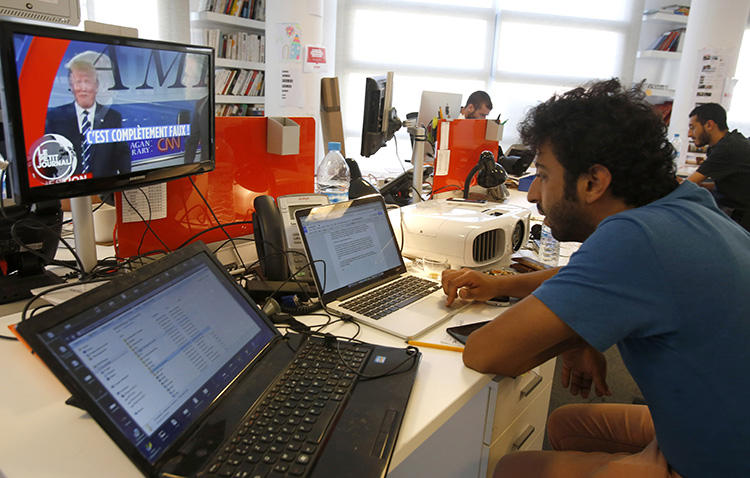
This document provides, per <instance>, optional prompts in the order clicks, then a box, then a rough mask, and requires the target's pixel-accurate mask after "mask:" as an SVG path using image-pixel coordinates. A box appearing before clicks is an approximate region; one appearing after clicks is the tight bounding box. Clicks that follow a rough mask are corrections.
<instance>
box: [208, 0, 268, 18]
mask: <svg viewBox="0 0 750 478" xmlns="http://www.w3.org/2000/svg"><path fill="white" fill-rule="evenodd" d="M265 3H266V2H265V0H200V3H199V4H198V11H201V12H214V13H221V14H223V15H229V16H233V17H240V18H249V19H252V20H258V21H261V22H264V21H265V20H266V5H265Z"/></svg>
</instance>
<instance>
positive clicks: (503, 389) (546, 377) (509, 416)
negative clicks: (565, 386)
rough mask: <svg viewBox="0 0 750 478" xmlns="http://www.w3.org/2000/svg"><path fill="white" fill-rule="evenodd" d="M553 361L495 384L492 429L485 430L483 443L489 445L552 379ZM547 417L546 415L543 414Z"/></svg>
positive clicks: (553, 371)
mask: <svg viewBox="0 0 750 478" xmlns="http://www.w3.org/2000/svg"><path fill="white" fill-rule="evenodd" d="M554 374H555V359H551V360H548V361H547V362H545V363H543V364H542V365H540V366H538V367H536V368H534V369H533V370H530V371H529V372H526V373H525V374H523V375H520V376H518V377H516V378H515V379H513V378H510V377H505V378H503V379H502V380H500V382H499V383H498V384H497V401H496V405H495V412H494V417H493V419H492V427H491V428H490V427H487V429H486V430H485V437H484V443H485V444H487V445H489V444H491V443H493V442H494V439H495V438H496V437H497V436H499V435H500V434H501V433H503V432H504V431H505V429H506V428H508V426H509V425H510V424H511V422H512V421H513V420H515V418H516V417H517V416H518V415H519V414H520V413H521V412H522V411H523V410H524V409H525V408H526V407H527V406H528V405H529V404H530V403H531V402H532V401H533V400H534V399H535V398H536V397H537V396H538V395H539V393H540V392H541V391H542V390H544V389H545V388H547V387H549V386H550V384H551V383H552V380H553V379H554ZM544 415H545V416H546V415H547V414H546V413H545V414H544Z"/></svg>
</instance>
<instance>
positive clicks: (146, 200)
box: [122, 183, 167, 223]
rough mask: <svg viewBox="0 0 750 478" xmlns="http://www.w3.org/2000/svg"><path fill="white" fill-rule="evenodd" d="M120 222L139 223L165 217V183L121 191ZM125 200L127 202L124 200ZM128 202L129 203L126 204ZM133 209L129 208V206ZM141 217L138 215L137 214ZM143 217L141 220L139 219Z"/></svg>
mask: <svg viewBox="0 0 750 478" xmlns="http://www.w3.org/2000/svg"><path fill="white" fill-rule="evenodd" d="M122 195H123V200H122V222H123V223H128V222H141V221H144V220H145V221H149V220H150V221H153V220H155V219H164V218H165V217H167V183H161V184H154V185H153V186H145V187H142V188H138V189H130V190H128V191H123V193H122ZM125 198H127V200H125ZM128 201H129V202H130V203H128ZM131 204H132V205H133V207H134V208H135V209H133V207H130V205H131ZM136 211H138V212H140V213H141V215H140V216H139V215H138V212H136ZM141 216H143V219H141Z"/></svg>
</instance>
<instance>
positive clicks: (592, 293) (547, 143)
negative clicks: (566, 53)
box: [443, 80, 750, 478]
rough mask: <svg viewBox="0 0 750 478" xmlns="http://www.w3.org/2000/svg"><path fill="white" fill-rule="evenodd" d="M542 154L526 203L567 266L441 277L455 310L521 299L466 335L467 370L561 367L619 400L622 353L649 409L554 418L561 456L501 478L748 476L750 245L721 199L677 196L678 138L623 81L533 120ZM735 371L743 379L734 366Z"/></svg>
mask: <svg viewBox="0 0 750 478" xmlns="http://www.w3.org/2000/svg"><path fill="white" fill-rule="evenodd" d="M519 129H520V133H521V138H522V140H523V142H524V143H525V144H527V145H529V146H530V147H531V148H533V149H534V150H535V151H536V166H537V177H536V179H535V180H534V182H533V183H532V185H531V188H530V189H529V193H528V199H529V201H531V202H534V203H536V204H537V207H538V208H539V210H540V212H541V213H542V214H545V215H546V217H545V223H546V224H548V225H549V226H550V228H551V229H552V233H553V235H554V236H555V237H556V238H557V239H558V240H561V241H580V242H583V244H582V245H581V247H580V249H579V250H578V251H577V252H576V253H575V254H573V256H571V258H570V261H569V262H568V264H567V265H566V266H564V267H561V268H558V269H551V270H545V271H539V272H533V273H529V274H519V275H516V276H489V275H486V274H481V273H478V272H476V271H470V270H467V269H464V270H461V271H445V273H444V274H443V288H444V290H445V292H446V294H447V296H448V298H447V301H448V302H449V303H450V302H453V300H454V299H455V298H456V297H457V296H460V297H462V298H464V299H474V300H487V299H489V298H491V297H494V296H498V295H510V296H515V297H523V299H522V300H521V301H519V302H518V303H517V304H516V305H514V306H513V307H511V308H510V309H508V310H506V311H505V313H503V314H502V315H500V316H499V317H497V318H496V319H495V320H493V321H492V322H490V323H489V324H488V325H486V326H484V327H482V328H480V329H479V330H477V331H476V332H474V333H473V334H471V335H470V336H469V339H468V341H467V343H466V348H465V350H464V354H463V359H464V363H465V364H466V365H467V366H468V367H470V368H473V369H475V370H478V371H480V372H485V373H494V374H499V375H507V376H516V375H519V374H521V373H523V372H525V371H527V370H529V369H531V368H532V367H535V366H537V365H539V364H541V363H543V362H545V361H546V360H548V359H550V358H552V357H554V356H556V355H561V359H562V375H563V376H562V382H563V386H565V387H566V388H567V387H569V389H570V391H571V392H572V393H573V394H577V393H581V395H582V396H584V397H588V394H589V392H590V390H591V387H592V385H593V387H594V391H595V392H596V393H597V394H598V395H600V396H602V395H609V394H610V391H609V388H608V385H607V383H606V360H605V358H604V356H603V355H602V353H601V352H602V351H604V350H606V349H607V348H609V347H610V346H612V345H614V344H617V346H618V348H619V350H620V353H621V355H622V357H623V360H624V362H625V364H626V366H627V367H628V370H629V371H630V373H631V374H632V376H633V378H634V379H635V381H636V382H637V383H638V385H639V387H640V389H641V391H642V392H643V394H644V397H645V398H646V401H647V403H648V406H646V405H630V404H609V403H600V404H576V405H567V406H564V407H561V408H559V409H557V410H555V411H554V412H553V413H552V414H551V415H550V418H549V422H548V426H547V433H548V437H549V439H550V443H551V444H552V446H553V448H554V449H555V451H529V452H517V453H512V454H509V455H506V456H505V457H504V458H503V459H502V460H501V461H500V462H499V463H498V465H497V467H496V468H495V477H496V478H499V477H515V476H519V477H530V476H533V477H573V476H581V477H582V476H586V477H588V476H596V477H599V478H605V477H606V478H611V477H635V476H637V477H675V476H691V477H692V476H750V462H749V461H748V459H747V457H748V455H749V454H750V412H748V408H747V406H746V405H745V404H744V403H742V400H739V399H738V397H745V396H748V395H750V380H749V379H748V378H747V377H746V376H745V374H744V373H742V372H741V371H740V373H737V372H736V371H737V370H743V367H744V365H745V364H747V363H749V362H750V347H748V344H750V320H749V319H750V294H748V293H747V291H748V290H750V234H748V233H747V231H745V230H743V229H742V228H741V227H739V225H737V224H736V223H735V222H733V221H732V220H730V219H729V218H728V217H727V216H726V215H725V214H723V213H722V212H721V210H719V209H718V207H717V206H716V203H715V202H714V201H713V199H712V197H711V195H710V193H709V192H708V191H706V190H705V189H703V188H700V187H698V186H697V185H695V184H694V183H692V182H689V181H685V182H684V183H682V184H678V181H677V179H676V177H675V169H674V164H673V160H672V149H671V146H670V145H669V143H668V141H667V140H666V128H665V126H664V124H663V123H662V122H661V120H660V119H659V118H658V117H657V116H656V114H655V113H654V112H653V111H652V109H651V107H650V105H649V104H648V103H647V102H646V101H645V100H644V96H643V94H642V92H641V91H640V90H639V89H637V88H634V89H632V90H625V89H624V88H623V87H622V86H621V85H620V83H619V82H618V81H617V80H608V81H602V82H597V83H593V84H591V85H589V86H588V87H587V88H576V89H574V90H571V91H569V92H567V93H565V94H563V95H556V96H553V97H552V98H551V99H549V100H548V101H546V102H544V103H542V104H540V105H538V106H536V107H535V108H533V109H532V110H531V112H530V113H529V114H528V116H527V117H526V119H525V120H524V121H523V122H522V123H521V125H520V127H519ZM738 367H739V368H738Z"/></svg>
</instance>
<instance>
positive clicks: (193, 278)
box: [17, 243, 420, 478]
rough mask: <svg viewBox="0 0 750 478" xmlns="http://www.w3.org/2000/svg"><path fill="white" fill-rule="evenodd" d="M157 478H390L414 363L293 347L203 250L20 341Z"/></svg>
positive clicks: (28, 329)
mask: <svg viewBox="0 0 750 478" xmlns="http://www.w3.org/2000/svg"><path fill="white" fill-rule="evenodd" d="M17 330H18V332H19V333H20V335H21V336H22V337H23V338H24V339H25V340H26V341H27V342H28V343H29V345H30V346H31V347H32V348H33V350H34V351H35V352H36V353H37V354H38V355H39V356H40V357H41V358H42V360H43V361H44V362H45V363H46V364H47V366H49V368H50V369H51V370H52V371H53V372H54V374H55V375H56V376H57V377H58V378H59V379H60V381H62V382H63V384H65V386H66V387H67V388H68V390H70V392H71V394H72V399H73V400H74V401H75V402H77V403H78V405H79V406H81V407H82V408H84V409H85V410H87V411H88V412H89V413H90V415H91V416H92V417H93V418H94V419H95V420H96V421H97V423H99V425H100V426H101V427H102V428H103V429H104V430H105V431H106V432H107V433H108V434H109V436H110V437H111V438H112V440H113V441H114V442H115V443H116V444H117V445H118V446H119V447H120V448H121V449H122V450H123V451H124V452H125V453H126V454H127V455H128V457H129V458H130V459H131V460H132V461H133V462H134V463H135V464H136V466H137V467H138V468H139V469H140V470H141V471H142V472H143V473H144V474H145V475H147V476H154V477H176V476H205V477H213V476H217V477H218V476H228V477H239V478H243V477H244V478H251V477H274V476H293V477H302V476H316V477H323V476H326V477H328V476H357V477H358V478H364V477H382V476H385V474H386V472H387V468H388V463H389V460H390V457H391V455H392V453H393V448H394V445H395V442H396V437H397V435H398V431H399V428H400V425H401V421H402V418H403V415H404V410H405V408H406V404H407V402H408V399H409V395H410V393H411V388H412V385H413V382H414V377H415V375H416V370H417V366H418V361H419V358H420V357H419V354H418V353H417V352H416V351H415V350H414V349H413V348H409V349H398V348H391V347H381V346H375V345H371V344H365V343H358V342H354V341H348V340H340V339H336V338H335V337H332V336H318V335H316V334H306V333H303V334H296V333H292V334H287V335H286V336H283V335H281V334H280V332H279V331H278V330H277V329H276V327H274V325H273V324H272V323H271V321H270V320H269V319H268V317H266V316H265V314H264V313H263V312H262V311H261V310H260V309H259V308H258V306H257V305H256V304H255V303H254V302H253V301H252V300H251V299H250V298H249V297H248V296H247V294H246V293H245V292H244V291H243V290H242V288H241V287H239V286H238V285H237V284H236V283H235V282H234V280H233V279H232V278H231V277H230V276H229V275H228V274H227V273H226V272H225V271H224V268H223V267H222V266H221V264H220V263H219V262H217V261H216V259H215V258H214V256H213V254H211V253H210V252H209V251H208V249H206V247H205V246H204V245H203V244H202V243H196V244H194V245H191V246H188V247H186V248H183V249H181V250H179V251H177V252H174V253H171V254H170V255H168V256H166V257H165V258H163V259H161V260H159V261H156V262H154V263H152V264H150V265H147V266H144V267H143V268H141V269H139V270H137V271H136V272H133V273H130V274H126V275H123V276H120V277H117V278H115V279H113V280H112V281H110V282H109V283H107V284H105V285H103V286H101V287H99V288H97V289H94V290H92V291H90V292H87V293H85V294H83V295H80V296H78V297H76V298H74V299H71V300H69V301H67V302H65V303H63V304H60V305H58V306H56V307H55V308H53V309H50V310H48V311H46V312H44V313H40V314H39V315H38V316H36V317H34V318H33V319H31V320H27V321H24V322H22V323H20V324H19V325H18V327H17Z"/></svg>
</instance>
